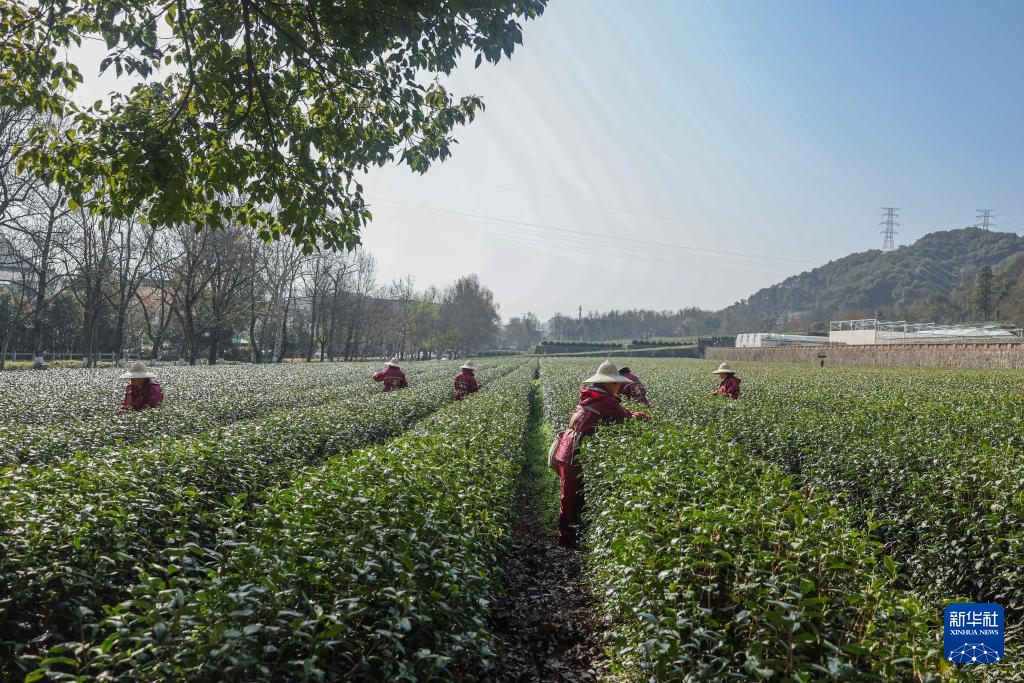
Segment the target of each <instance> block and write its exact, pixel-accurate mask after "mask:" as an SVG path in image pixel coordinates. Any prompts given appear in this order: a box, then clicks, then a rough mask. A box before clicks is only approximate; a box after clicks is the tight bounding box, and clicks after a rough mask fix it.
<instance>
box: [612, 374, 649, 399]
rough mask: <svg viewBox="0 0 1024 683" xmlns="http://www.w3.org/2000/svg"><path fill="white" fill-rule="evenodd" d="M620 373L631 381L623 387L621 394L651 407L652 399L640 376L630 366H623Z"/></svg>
mask: <svg viewBox="0 0 1024 683" xmlns="http://www.w3.org/2000/svg"><path fill="white" fill-rule="evenodd" d="M619 374H620V375H622V376H623V377H625V378H626V379H628V380H629V381H630V383H629V384H627V385H626V386H624V387H623V388H622V391H621V392H619V395H620V396H622V397H623V398H628V399H632V400H634V401H636V402H637V403H639V404H640V405H642V406H647V407H648V408H650V407H651V399H649V398H647V387H645V386H644V383H643V382H641V381H640V378H639V377H637V376H636V375H634V374H633V372H632V371H631V370H630V369H629V368H621V369H620V370H619Z"/></svg>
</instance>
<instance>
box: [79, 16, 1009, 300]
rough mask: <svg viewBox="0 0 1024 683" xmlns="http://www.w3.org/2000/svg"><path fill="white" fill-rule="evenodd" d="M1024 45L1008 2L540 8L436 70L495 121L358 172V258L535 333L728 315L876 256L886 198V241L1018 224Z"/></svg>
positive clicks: (388, 275) (481, 120)
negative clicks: (570, 316)
mask: <svg viewBox="0 0 1024 683" xmlns="http://www.w3.org/2000/svg"><path fill="white" fill-rule="evenodd" d="M1021 35H1024V2H1017V1H1016V0H1014V1H1010V0H1000V1H986V2H968V1H966V0H965V1H963V2H955V3H954V2H936V1H928V2H906V1H902V0H901V2H898V3H892V2H881V1H877V0H871V1H858V2H840V1H838V0H837V1H826V0H820V1H814V2H811V1H809V0H806V1H803V0H802V1H775V0H773V1H771V2H767V1H763V0H758V1H754V0H749V1H743V2H736V1H730V0H714V1H712V0H705V1H701V2H691V1H685V2H684V1H682V0H662V1H658V0H636V1H632V0H631V1H627V0H615V1H612V0H552V1H551V3H550V5H549V8H548V9H547V11H546V12H545V14H544V15H543V16H542V17H541V18H540V19H539V20H537V21H531V22H527V24H526V26H525V41H524V45H523V46H521V47H519V49H518V50H517V51H516V52H515V54H514V55H513V57H512V59H511V61H502V62H501V63H500V64H499V65H498V66H497V67H492V66H487V65H485V66H483V67H481V68H480V69H475V70H474V69H473V68H472V64H471V63H470V62H469V61H467V63H466V66H465V68H462V69H460V70H459V71H458V72H457V73H455V74H453V76H452V77H451V78H450V79H449V81H450V83H449V85H450V87H451V89H452V90H453V92H454V93H455V94H456V95H462V94H468V93H475V94H479V95H482V96H483V97H484V100H485V103H486V106H487V109H486V111H485V112H484V113H483V114H482V115H481V116H480V117H478V119H477V120H476V121H475V122H474V123H472V124H471V125H470V126H468V127H466V128H463V129H461V130H460V131H459V132H458V135H457V137H458V139H459V144H458V145H457V146H456V147H455V153H454V156H453V157H452V158H451V159H450V160H449V161H447V162H445V163H444V164H439V165H436V166H435V167H434V168H433V169H431V170H430V171H429V172H428V173H427V174H426V175H424V176H419V175H415V174H413V173H411V172H410V171H408V170H406V169H405V168H403V167H395V168H387V169H383V170H381V171H375V172H373V173H371V174H370V176H369V178H367V179H366V181H365V183H364V184H365V186H366V190H367V193H368V196H369V200H370V202H371V204H372V206H373V211H374V214H375V220H374V222H373V224H372V225H370V226H369V227H368V228H367V229H366V231H365V233H364V244H365V245H366V246H367V247H368V248H369V249H370V250H371V251H372V252H373V254H374V255H375V256H376V257H377V259H378V260H379V264H380V274H381V277H382V279H385V280H387V279H392V278H399V277H403V276H405V275H412V276H413V277H414V278H415V280H416V284H417V286H419V287H425V286H427V285H430V284H438V285H443V284H447V283H449V282H451V281H452V280H454V279H455V278H456V277H458V276H459V275H462V274H465V273H469V272H475V273H477V274H479V275H480V278H481V279H482V281H483V282H484V284H486V285H487V286H489V287H490V288H491V289H493V290H494V292H495V295H496V298H497V300H498V301H499V303H500V304H501V312H502V315H503V316H504V317H506V318H507V317H510V316H514V315H519V314H521V313H523V312H525V311H533V312H534V313H536V314H538V315H539V316H540V317H541V318H542V319H544V318H546V317H548V316H550V315H551V314H553V313H555V312H563V313H575V311H576V308H577V306H580V305H582V306H583V308H584V310H585V311H586V310H606V309H611V308H636V307H644V308H655V309H663V308H670V309H675V308H681V307H685V306H692V305H697V306H702V307H707V308H718V307H721V306H724V305H728V304H730V303H732V302H734V301H736V300H738V299H741V298H744V297H746V296H748V295H749V294H751V293H753V292H754V291H756V290H757V289H759V288H761V287H764V286H767V285H770V284H773V283H775V282H777V281H779V280H781V279H783V278H785V277H786V276H788V275H792V274H795V273H799V272H801V271H803V270H807V269H809V268H812V267H814V266H816V265H820V264H823V263H825V262H826V261H828V260H830V259H833V258H837V257H840V256H844V255H846V254H847V253H850V252H853V251H861V250H864V249H869V248H878V247H880V246H881V236H880V235H879V234H878V230H879V225H878V222H879V220H880V219H881V207H882V206H897V207H900V208H901V211H900V219H899V220H900V222H901V224H902V225H901V226H900V227H899V231H900V232H899V235H898V237H897V244H907V243H909V242H912V241H913V240H915V239H917V238H918V237H920V236H921V235H923V234H925V233H927V232H931V231H934V230H939V229H946V228H952V227H962V226H964V225H969V224H972V223H974V222H975V213H976V211H975V210H976V209H979V208H993V209H995V210H996V216H997V221H998V222H999V226H1000V229H1003V230H1014V231H1016V230H1017V229H1018V228H1019V226H1021V225H1024V200H1022V196H1024V192H1022V190H1024V164H1022V162H1024V140H1022V137H1021V134H1020V126H1021V120H1022V116H1021V114H1022V106H1024V85H1022V78H1021V74H1022V73H1024V51H1022V50H1021V49H1020V45H1021V44H1020V36H1021ZM85 73H86V74H87V75H88V74H89V73H90V71H89V70H88V69H86V70H85ZM92 89H93V88H89V90H92ZM105 90H109V88H105ZM87 92H88V91H87ZM88 98H89V95H86V96H85V99H86V101H90V102H91V101H92V99H88ZM93 99H95V98H93Z"/></svg>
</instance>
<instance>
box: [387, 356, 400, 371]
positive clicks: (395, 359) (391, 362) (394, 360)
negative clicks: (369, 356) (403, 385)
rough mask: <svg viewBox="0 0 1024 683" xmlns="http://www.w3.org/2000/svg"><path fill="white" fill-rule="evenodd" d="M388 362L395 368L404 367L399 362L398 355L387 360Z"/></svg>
mask: <svg viewBox="0 0 1024 683" xmlns="http://www.w3.org/2000/svg"><path fill="white" fill-rule="evenodd" d="M387 364H388V365H390V366H391V367H393V368H400V367H402V366H401V365H399V364H398V356H395V357H393V358H392V359H391V360H389V361H388V362H387Z"/></svg>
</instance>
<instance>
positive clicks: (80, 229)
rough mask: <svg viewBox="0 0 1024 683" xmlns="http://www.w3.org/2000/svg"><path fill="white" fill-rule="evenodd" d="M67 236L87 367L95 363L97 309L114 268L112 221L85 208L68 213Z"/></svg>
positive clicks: (67, 262) (67, 255)
mask: <svg viewBox="0 0 1024 683" xmlns="http://www.w3.org/2000/svg"><path fill="white" fill-rule="evenodd" d="M69 222H70V224H71V231H70V238H71V239H69V240H68V243H67V248H66V249H65V250H64V259H65V269H66V270H67V272H68V273H70V274H71V277H70V278H69V282H70V285H71V287H70V289H71V293H72V295H73V296H74V297H75V299H76V300H77V301H78V303H79V304H80V305H81V307H82V315H83V325H82V332H83V334H82V340H81V342H82V347H81V349H82V357H83V360H84V363H85V366H86V367H94V366H95V363H96V354H97V341H98V340H97V329H98V327H99V320H100V312H101V309H102V308H103V305H104V304H105V303H106V300H107V295H106V293H105V291H104V290H105V289H106V286H107V284H108V283H109V281H110V277H111V274H112V272H113V269H114V254H113V253H112V252H113V246H112V245H113V233H114V232H115V231H116V227H115V224H114V222H112V221H104V220H102V219H101V218H99V217H98V216H94V215H92V214H90V213H89V212H87V211H84V210H81V209H80V210H78V211H74V212H72V213H71V214H70V215H69Z"/></svg>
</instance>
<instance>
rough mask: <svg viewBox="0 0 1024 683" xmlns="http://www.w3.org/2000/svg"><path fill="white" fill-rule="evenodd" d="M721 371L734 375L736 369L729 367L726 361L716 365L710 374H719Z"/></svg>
mask: <svg viewBox="0 0 1024 683" xmlns="http://www.w3.org/2000/svg"><path fill="white" fill-rule="evenodd" d="M723 372H724V373H726V374H727V375H735V374H736V371H735V370H733V369H732V368H731V367H729V364H728V363H722V364H721V365H719V366H718V369H717V370H715V371H714V372H712V373H711V374H712V375H718V374H721V373H723Z"/></svg>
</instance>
